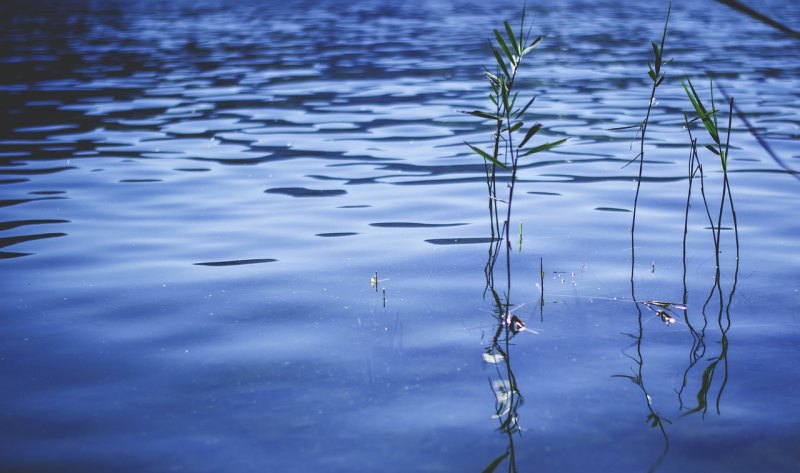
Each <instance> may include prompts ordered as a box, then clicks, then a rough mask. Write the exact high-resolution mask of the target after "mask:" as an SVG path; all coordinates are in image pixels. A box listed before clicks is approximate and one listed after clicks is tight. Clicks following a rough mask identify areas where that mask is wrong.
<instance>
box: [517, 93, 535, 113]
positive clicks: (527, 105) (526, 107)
mask: <svg viewBox="0 0 800 473" xmlns="http://www.w3.org/2000/svg"><path fill="white" fill-rule="evenodd" d="M534 100H536V97H533V98H532V99H530V100H528V103H526V104H525V106H524V107H522V110H519V111H517V112H516V113H515V114H514V118H519V117H521V116H522V114H524V113H525V112H527V111H528V109H529V108H530V106H531V105H532V104H533V101H534Z"/></svg>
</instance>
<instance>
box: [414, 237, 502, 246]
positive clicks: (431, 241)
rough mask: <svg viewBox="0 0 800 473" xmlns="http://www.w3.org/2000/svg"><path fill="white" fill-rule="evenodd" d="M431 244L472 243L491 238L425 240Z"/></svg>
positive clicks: (484, 241)
mask: <svg viewBox="0 0 800 473" xmlns="http://www.w3.org/2000/svg"><path fill="white" fill-rule="evenodd" d="M425 241H426V242H428V243H430V244H432V245H474V244H477V243H491V242H492V241H493V240H492V239H491V238H432V239H430V240H425Z"/></svg>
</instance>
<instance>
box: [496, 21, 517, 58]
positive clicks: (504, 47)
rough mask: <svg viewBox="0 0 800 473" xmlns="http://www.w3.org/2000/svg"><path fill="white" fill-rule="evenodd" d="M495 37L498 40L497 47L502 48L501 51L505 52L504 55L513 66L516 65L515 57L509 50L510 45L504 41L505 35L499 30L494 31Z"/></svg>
mask: <svg viewBox="0 0 800 473" xmlns="http://www.w3.org/2000/svg"><path fill="white" fill-rule="evenodd" d="M494 37H495V38H497V45H498V46H500V49H501V50H502V51H503V54H505V55H506V57H507V58H508V62H510V63H511V65H512V66H513V65H514V55H513V54H511V51H510V50H509V49H508V45H506V41H505V40H504V39H503V35H502V34H501V33H500V31H499V30H494Z"/></svg>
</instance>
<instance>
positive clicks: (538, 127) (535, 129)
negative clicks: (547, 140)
mask: <svg viewBox="0 0 800 473" xmlns="http://www.w3.org/2000/svg"><path fill="white" fill-rule="evenodd" d="M541 129H542V124H541V123H537V124H535V125H533V126H532V127H531V129H530V130H528V132H527V133H525V138H523V139H522V142H521V143H520V144H519V146H517V147H518V148H522V147H523V146H525V143H527V142H528V140H530V139H531V138H533V135H535V134H536V133H538V132H539V130H541Z"/></svg>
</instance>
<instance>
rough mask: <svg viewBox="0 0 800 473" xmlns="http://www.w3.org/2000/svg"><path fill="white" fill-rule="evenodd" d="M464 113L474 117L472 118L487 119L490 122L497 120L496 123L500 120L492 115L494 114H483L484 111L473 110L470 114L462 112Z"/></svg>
mask: <svg viewBox="0 0 800 473" xmlns="http://www.w3.org/2000/svg"><path fill="white" fill-rule="evenodd" d="M464 113H466V114H468V115H474V116H476V117H480V118H488V119H490V120H497V121H498V122H499V121H501V120H502V119H501V118H500V117H498V116H497V115H494V114H492V113H488V112H484V111H481V110H473V111H471V112H464Z"/></svg>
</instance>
